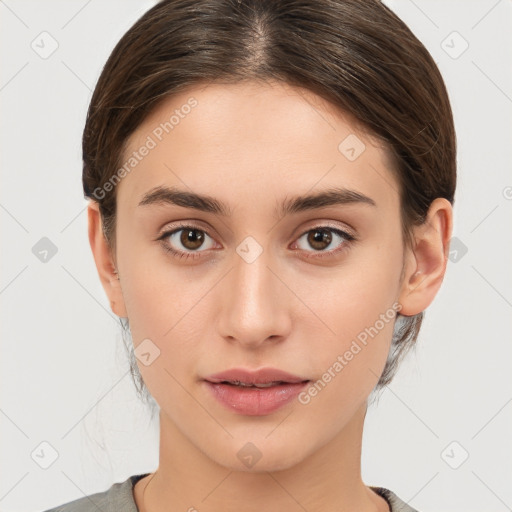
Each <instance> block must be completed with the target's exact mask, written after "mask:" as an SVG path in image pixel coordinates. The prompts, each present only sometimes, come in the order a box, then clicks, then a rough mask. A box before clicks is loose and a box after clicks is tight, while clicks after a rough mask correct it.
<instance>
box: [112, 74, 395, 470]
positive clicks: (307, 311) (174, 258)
mask: <svg viewBox="0 0 512 512" xmlns="http://www.w3.org/2000/svg"><path fill="white" fill-rule="evenodd" d="M373 144H376V143H375V142H373ZM373 144H372V142H371V141H370V139H368V138H366V137H365V136H364V135H362V134H360V133H359V132H356V130H355V128H354V126H353V125H351V124H350V122H349V121H348V120H347V119H345V118H342V117H340V116H339V115H335V114H334V110H333V108H332V106H330V105H329V104H327V103H326V102H323V101H321V100H320V99H319V98H318V97H317V96H315V95H313V94H312V93H310V92H308V91H305V90H302V89H297V88H293V87H290V86H287V85H283V84H277V83H275V84H273V85H262V84H256V83H245V84H242V83H239V84H236V85H225V84H224V85H222V84H210V85H208V86H206V87H204V88H201V87H197V88H193V89H190V90H189V91H187V92H184V93H181V94H180V95H178V96H174V97H173V98H171V99H168V100H166V101H165V103H163V104H162V105H161V106H160V107H159V108H158V109H157V110H156V111H154V112H153V113H152V115H151V116H150V117H148V118H147V119H146V120H145V122H144V123H143V124H142V125H141V126H140V127H139V128H138V129H137V131H136V132H135V133H134V135H133V136H132V137H131V138H130V140H129V146H128V149H127V151H126V154H125V155H124V156H125V160H124V162H125V163H126V164H127V165H126V166H125V172H123V173H121V174H120V176H124V177H123V178H122V180H121V182H120V183H119V184H118V185H117V205H118V217H117V233H116V237H117V238H116V243H117V248H116V258H117V269H118V272H119V276H120V287H121V290H122V300H121V303H118V304H116V308H117V309H116V313H118V314H119V315H120V316H127V317H128V319H129V323H130V328H131V332H132V336H133V341H134V345H135V349H136V354H137V355H138V356H139V358H140V359H139V360H138V361H137V363H138V366H139V368H140V371H141V374H142V376H143V378H144V381H145V383H146V385H147V387H148V389H149V391H150V393H151V394H152V395H153V397H154V398H155V400H156V402H157V403H158V404H159V406H160V409H161V418H162V421H163V423H162V424H161V428H171V429H174V430H175V431H176V432H179V433H180V434H181V435H182V436H184V438H186V439H187V440H188V441H189V442H190V443H192V444H193V445H195V446H196V447H197V448H198V449H200V450H201V451H202V452H204V453H205V454H207V455H208V456H209V457H210V458H211V459H212V460H214V461H216V462H218V463H219V464H222V465H223V466H226V467H231V468H236V469H239V470H243V469H247V465H246V466H244V463H243V462H242V458H241V457H239V453H244V452H243V451H242V452H240V450H241V449H242V448H244V447H245V448H244V449H245V450H249V451H250V450H255V451H256V450H257V451H259V453H261V454H262V458H261V460H260V461H259V462H258V463H257V465H256V467H257V469H258V470H265V469H266V470H276V469H279V468H284V467H288V466H291V465H292V464H295V463H297V462H299V461H300V460H303V459H304V458H305V457H307V456H308V455H310V454H312V453H314V452H315V451H317V450H318V449H319V448H320V447H322V446H324V445H325V444H326V443H328V442H329V441H332V440H334V438H335V437H336V436H338V435H340V434H341V433H342V432H343V430H344V428H345V427H347V426H348V425H349V423H350V421H351V420H352V419H353V418H354V417H355V415H356V414H359V413H360V412H361V410H363V409H364V407H365V401H366V399H367V397H368V395H369V393H370V392H371V390H372V389H373V388H374V386H375V384H376V383H377V381H378V378H379V376H380V374H381V373H382V370H383V368H384V364H385V361H386V358H387V355H388V350H389V347H390V342H391V338H392V333H393V325H394V314H395V313H396V310H397V309H399V307H400V306H398V308H397V301H398V302H399V301H400V300H401V294H403V290H402V289H401V286H402V284H401V272H402V266H403V264H404V262H405V260H404V249H403V242H402V237H401V224H400V204H399V195H398V185H397V181H396V179H395V177H394V175H393V173H392V172H391V170H390V169H389V168H388V167H387V160H386V155H385V153H384V149H383V148H381V147H379V146H377V145H373ZM144 148H146V149H144ZM134 152H136V154H134ZM130 158H131V159H132V160H130ZM157 187H162V188H169V189H173V190H174V191H181V192H182V193H184V194H189V196H188V199H190V202H191V203H193V204H194V205H196V208H192V207H191V206H192V205H189V207H187V206H186V202H184V200H183V197H182V199H181V200H180V201H178V202H179V203H180V204H174V203H173V202H172V201H170V200H169V201H165V200H161V201H158V202H155V201H152V200H151V199H149V200H148V197H150V196H149V195H150V194H151V193H152V192H154V190H155V189H156V188H157ZM331 190H336V192H338V193H340V195H339V196H338V199H339V201H338V202H337V201H329V200H324V201H323V202H322V201H320V202H317V201H314V200H313V199H310V200H302V201H297V199H298V198H299V197H309V196H312V197H314V196H317V195H319V194H325V193H327V192H328V191H331ZM343 191H345V192H343ZM356 193H357V194H359V196H358V195H356ZM195 195H198V196H201V197H208V200H206V201H203V200H200V199H194V200H193V201H192V198H194V197H195ZM167 197H168V199H169V198H170V197H171V195H170V194H168V196H167ZM332 197H334V194H333V195H331V198H332ZM365 198H366V199H365ZM144 199H146V201H145V203H146V204H141V202H143V200H144ZM219 205H222V211H216V210H217V208H215V207H217V206H219ZM290 205H295V207H294V208H291V209H290V208H288V209H287V208H286V207H287V206H290ZM319 206H320V207H319ZM219 209H220V208H219ZM180 229H181V231H179V230H180ZM166 232H167V233H168V234H167V235H165V236H164V234H165V233H166ZM170 232H174V234H171V233H170ZM343 233H346V234H343ZM160 238H161V240H159V239H160ZM352 238H353V239H352ZM167 249H172V250H174V251H176V253H177V254H176V255H173V254H172V253H170V252H168V250H167ZM363 340H365V342H364V341H363ZM141 344H142V345H141ZM139 346H140V348H138V347H139ZM337 363H338V364H337ZM263 367H272V368H277V369H281V370H284V371H286V372H288V373H291V374H293V375H296V376H298V377H300V378H301V380H310V381H311V382H310V383H309V385H305V386H303V388H302V389H301V393H300V395H297V396H296V397H295V398H294V399H293V400H291V401H289V402H288V403H286V404H285V405H283V406H282V407H280V408H277V409H276V410H273V411H271V412H268V411H267V409H265V408H262V409H261V410H260V411H263V413H260V414H258V413H257V411H256V412H255V413H254V409H253V413H248V412H247V410H246V413H241V412H240V411H239V410H238V411H237V410H236V409H234V408H232V407H229V406H227V405H225V404H224V403H221V402H220V401H219V400H217V399H216V398H215V397H214V394H213V393H212V389H211V388H212V386H211V385H210V384H207V382H206V381H205V379H206V378H207V377H208V376H210V375H212V374H215V373H218V372H221V371H224V370H228V369H231V368H244V369H248V370H254V369H260V368H263ZM329 376H330V378H329ZM317 381H320V382H321V384H317V388H316V393H315V390H314V389H312V385H313V384H314V383H315V382H317ZM237 389H238V388H237ZM246 391H247V390H245V391H244V390H240V391H239V393H244V392H246ZM257 392H258V391H257V390H254V389H253V390H251V393H253V394H254V393H257ZM242 400H243V398H242ZM254 407H256V406H254ZM265 411H267V412H265ZM164 425H167V426H164ZM248 442H250V443H252V445H254V446H252V445H247V443H248ZM248 446H250V448H248Z"/></svg>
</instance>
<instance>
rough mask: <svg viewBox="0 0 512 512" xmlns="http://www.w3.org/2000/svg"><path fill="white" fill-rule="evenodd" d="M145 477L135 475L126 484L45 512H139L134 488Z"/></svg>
mask: <svg viewBox="0 0 512 512" xmlns="http://www.w3.org/2000/svg"><path fill="white" fill-rule="evenodd" d="M143 476H145V474H144V475H133V476H130V477H129V478H127V479H126V480H125V481H124V482H119V483H115V484H113V485H112V486H111V487H110V488H109V489H107V490H106V491H103V492H97V493H95V494H90V495H89V496H84V497H82V498H78V499H76V500H73V501H69V502H68V503H63V504H62V505H59V506H57V507H54V508H51V509H48V510H45V511H44V512H98V510H101V511H102V512H118V511H119V510H122V511H123V512H138V509H137V505H136V504H135V500H134V498H133V486H134V485H135V483H136V482H137V481H138V480H139V479H141V478H142V477H143Z"/></svg>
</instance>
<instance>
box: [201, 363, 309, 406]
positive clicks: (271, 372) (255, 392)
mask: <svg viewBox="0 0 512 512" xmlns="http://www.w3.org/2000/svg"><path fill="white" fill-rule="evenodd" d="M204 382H205V384H206V385H207V388H208V389H209V390H210V392H211V393H212V394H213V396H214V397H215V398H216V399H217V400H218V401H219V402H220V403H221V404H223V405H224V406H226V407H227V408H228V409H230V410H231V411H233V412H236V413H238V414H243V415H246V416H263V415H266V414H271V413H272V412H274V411H276V410H277V409H280V408H281V407H283V406H285V405H286V404H288V403H290V402H291V401H292V400H293V399H294V398H296V397H297V395H298V394H299V393H300V392H301V391H302V390H303V389H304V388H305V386H306V385H307V384H308V383H309V382H311V380H310V379H305V378H303V377H299V376H296V375H293V374H291V373H288V372H284V371H282V370H277V369H274V368H263V369H261V370H258V371H250V370H245V369H241V368H239V369H232V370H228V371H226V372H221V373H217V374H214V375H210V376H209V377H207V378H206V379H204Z"/></svg>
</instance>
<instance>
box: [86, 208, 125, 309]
mask: <svg viewBox="0 0 512 512" xmlns="http://www.w3.org/2000/svg"><path fill="white" fill-rule="evenodd" d="M87 218H88V223H89V243H90V245H91V249H92V253H93V256H94V261H95V263H96V268H97V270H98V275H99V277H100V281H101V284H102V286H103V289H104V290H105V293H106V294H107V297H108V299H109V301H110V308H111V309H112V312H113V313H114V314H116V315H117V316H119V317H127V316H128V315H127V314H126V308H125V304H124V298H123V293H122V290H121V282H120V280H119V275H118V274H117V271H116V264H115V259H114V257H113V256H112V250H111V248H110V246H109V245H108V243H107V240H106V238H105V235H104V234H103V226H102V224H101V214H100V211H99V205H98V203H97V202H96V201H93V200H91V201H90V202H89V205H88V207H87Z"/></svg>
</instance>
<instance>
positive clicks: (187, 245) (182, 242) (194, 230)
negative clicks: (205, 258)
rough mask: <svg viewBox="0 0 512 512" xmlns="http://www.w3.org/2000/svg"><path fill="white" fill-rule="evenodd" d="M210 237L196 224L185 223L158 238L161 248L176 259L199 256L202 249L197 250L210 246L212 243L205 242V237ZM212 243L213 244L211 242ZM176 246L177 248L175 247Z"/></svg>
mask: <svg viewBox="0 0 512 512" xmlns="http://www.w3.org/2000/svg"><path fill="white" fill-rule="evenodd" d="M207 238H208V239H210V240H212V239H211V237H210V236H208V234H207V233H206V232H205V231H204V230H202V229H200V228H199V227H197V226H192V225H186V226H180V227H179V228H178V229H174V230H172V231H166V232H165V233H163V234H162V236H161V237H159V238H158V240H160V241H161V242H162V245H163V248H164V249H165V250H166V251H167V252H169V253H171V254H172V255H173V256H174V257H176V258H178V259H182V258H184V259H188V258H197V257H200V254H196V253H200V252H202V251H198V249H200V248H201V247H202V248H203V249H205V250H207V249H211V248H212V243H211V242H210V244H208V243H205V240H206V239H207ZM213 245H214V244H213ZM175 247H177V248H175Z"/></svg>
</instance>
